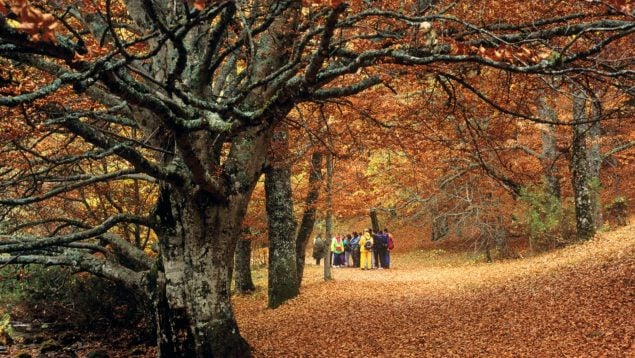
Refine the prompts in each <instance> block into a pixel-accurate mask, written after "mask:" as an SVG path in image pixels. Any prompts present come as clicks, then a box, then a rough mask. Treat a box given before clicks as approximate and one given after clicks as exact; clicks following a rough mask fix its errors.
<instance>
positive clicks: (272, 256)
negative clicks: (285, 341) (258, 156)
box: [265, 130, 300, 308]
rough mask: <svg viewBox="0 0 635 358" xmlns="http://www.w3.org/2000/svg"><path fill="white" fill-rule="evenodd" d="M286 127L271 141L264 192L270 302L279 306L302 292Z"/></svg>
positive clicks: (271, 304) (269, 304)
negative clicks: (267, 231) (296, 248)
mask: <svg viewBox="0 0 635 358" xmlns="http://www.w3.org/2000/svg"><path fill="white" fill-rule="evenodd" d="M288 154H289V143H288V136H287V132H286V131H285V130H279V131H277V132H276V133H275V134H274V136H273V140H272V142H271V148H270V151H269V164H268V166H267V168H266V171H265V196H266V199H265V200H266V207H267V221H268V227H269V280H268V282H269V290H268V297H269V300H268V306H269V308H276V307H278V306H280V305H281V304H282V303H284V302H285V301H286V300H288V299H290V298H293V297H296V296H297V295H298V293H299V291H300V290H299V281H298V277H297V275H298V271H297V267H296V252H295V229H296V221H295V216H294V212H293V196H292V191H291V181H290V177H291V163H290V162H289V158H288Z"/></svg>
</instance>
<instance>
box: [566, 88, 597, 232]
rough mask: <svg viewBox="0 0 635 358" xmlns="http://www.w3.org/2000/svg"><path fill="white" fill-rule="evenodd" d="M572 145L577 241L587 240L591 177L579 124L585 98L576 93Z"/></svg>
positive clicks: (591, 224)
mask: <svg viewBox="0 0 635 358" xmlns="http://www.w3.org/2000/svg"><path fill="white" fill-rule="evenodd" d="M573 118H574V121H575V122H576V123H577V124H574V126H573V143H572V145H571V176H572V180H571V183H572V185H573V194H574V203H575V214H576V228H577V232H578V239H579V240H589V239H591V238H592V237H593V236H594V235H595V223H594V216H593V204H592V198H591V196H592V193H591V180H590V179H591V177H590V175H589V162H588V158H587V145H586V139H587V130H588V128H587V126H586V125H584V124H582V123H580V122H583V121H585V120H586V118H588V117H587V116H586V97H585V94H584V93H583V92H578V93H577V94H576V95H575V97H574V100H573Z"/></svg>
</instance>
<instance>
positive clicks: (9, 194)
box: [0, 0, 635, 357]
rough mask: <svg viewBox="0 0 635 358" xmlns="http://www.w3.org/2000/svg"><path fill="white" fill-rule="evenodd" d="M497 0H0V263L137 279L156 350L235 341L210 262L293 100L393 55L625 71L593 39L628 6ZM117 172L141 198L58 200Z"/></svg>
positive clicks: (620, 34)
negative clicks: (134, 208) (0, 225)
mask: <svg viewBox="0 0 635 358" xmlns="http://www.w3.org/2000/svg"><path fill="white" fill-rule="evenodd" d="M459 3H461V6H457V4H459ZM483 3H484V4H488V6H489V2H483ZM504 5H505V4H501V5H499V6H498V7H497V8H496V10H497V11H498V13H497V14H489V13H488V14H487V16H483V17H481V18H480V19H473V20H470V17H469V16H467V14H470V13H471V11H472V10H473V9H481V8H482V6H483V4H480V1H470V2H467V1H466V2H457V1H434V2H433V1H427V2H426V1H422V2H414V3H413V4H404V3H403V2H394V1H373V2H368V1H352V2H350V3H347V2H342V1H313V2H309V1H284V0H283V1H249V0H246V1H229V0H227V1H205V0H194V1H191V0H189V1H183V0H169V1H157V0H122V1H114V2H113V1H104V2H97V1H96V2H90V3H88V2H83V3H81V4H80V3H77V2H74V1H63V0H62V1H55V2H51V1H45V2H41V1H32V2H29V1H27V0H16V1H6V0H1V1H0V57H1V58H2V66H3V75H2V82H3V83H6V85H5V86H4V88H3V89H2V91H3V92H2V97H1V98H0V106H2V112H3V117H4V118H7V122H9V124H8V125H6V124H4V127H3V128H6V130H5V131H3V138H2V152H1V155H2V166H1V168H0V176H1V177H0V181H1V183H0V185H1V186H2V188H3V192H2V198H1V199H0V205H1V206H2V214H3V221H5V222H6V223H7V224H8V225H10V226H11V229H10V230H7V231H6V233H5V235H2V236H1V237H0V253H2V256H0V264H4V263H17V264H25V263H37V264H45V265H65V266H70V267H73V268H75V269H77V270H82V271H88V272H92V273H94V274H96V275H100V276H103V277H106V278H109V279H112V280H116V281H119V282H121V283H123V284H125V285H126V286H127V287H129V288H131V289H134V290H137V291H139V292H142V293H143V294H145V295H146V297H147V298H148V300H150V301H152V303H153V304H154V307H155V311H156V322H157V325H158V330H159V331H158V334H157V337H158V347H159V349H158V352H159V355H160V356H164V357H167V356H187V357H209V356H243V355H247V354H248V353H249V346H248V344H247V342H245V340H244V339H243V338H242V337H241V335H240V330H239V329H238V326H237V324H236V321H235V319H234V315H233V312H232V307H231V303H230V299H229V298H230V297H229V295H230V292H229V289H228V287H229V285H228V280H229V277H230V275H231V272H232V269H233V257H234V255H233V254H234V249H235V246H236V243H237V240H238V239H239V237H240V235H241V230H242V227H241V225H242V221H243V218H244V216H245V212H246V209H247V205H248V203H249V200H250V195H251V193H252V191H253V189H254V187H255V185H256V183H257V181H258V179H259V178H260V176H261V175H262V173H263V170H264V164H265V160H266V157H267V149H268V147H269V145H270V141H271V138H272V136H273V134H274V128H275V127H276V125H277V124H278V123H280V121H282V120H283V119H284V117H285V116H286V115H287V114H288V113H289V111H290V110H291V109H292V108H293V106H294V105H296V104H298V103H301V102H307V101H311V102H319V101H328V100H333V99H336V98H340V97H346V96H353V95H355V94H357V93H360V92H362V91H365V90H367V89H369V88H371V87H373V86H377V85H380V84H382V83H384V84H387V85H388V83H389V81H390V79H391V78H390V77H391V76H390V75H389V72H386V71H384V70H385V69H386V68H394V66H417V68H418V69H417V71H419V72H422V73H431V74H434V73H435V71H438V69H439V67H444V66H459V65H461V64H465V63H474V64H478V65H482V66H488V67H492V68H498V69H500V70H503V71H508V72H519V73H542V74H545V75H562V74H568V73H576V72H579V73H592V74H594V75H596V76H606V77H607V78H616V77H621V76H632V70H630V69H628V68H626V67H624V66H623V65H622V64H621V63H620V61H614V60H613V59H610V61H604V58H603V50H604V49H605V48H606V47H609V46H613V45H624V43H625V42H626V43H628V41H627V40H628V39H629V36H631V37H630V39H631V40H632V34H633V32H634V31H635V22H633V21H632V16H631V14H630V11H631V10H632V9H630V7H629V6H628V5H620V2H610V1H609V2H607V3H600V2H592V3H588V2H586V1H581V2H579V3H578V2H576V4H575V5H573V6H567V7H563V9H562V11H559V12H556V13H553V14H551V15H549V14H548V13H547V12H546V11H544V12H541V14H542V15H541V16H543V18H540V19H534V20H532V21H527V20H525V19H516V18H513V17H509V18H508V17H507V16H508V13H509V11H508V9H506V7H505V6H504ZM624 48H626V49H628V48H629V47H628V46H626V47H624ZM630 48H632V47H630ZM390 73H392V72H390ZM97 162H99V163H105V165H96V164H95V163H97ZM132 180H136V181H141V182H143V184H142V185H143V186H144V187H146V186H147V187H154V188H155V189H154V191H152V190H150V191H149V192H152V193H154V194H153V195H150V194H149V195H148V197H149V198H152V201H153V202H152V203H151V204H152V205H148V206H147V207H148V209H147V210H146V211H145V212H130V211H127V210H126V207H121V208H120V209H121V211H117V210H107V211H105V212H104V213H103V214H102V215H100V220H88V219H86V218H85V217H84V216H82V215H81V211H79V210H74V209H76V207H77V206H78V205H79V204H78V203H79V201H78V197H79V193H80V192H81V191H82V190H83V191H85V192H93V191H94V192H98V189H99V188H100V186H101V185H103V184H104V183H113V182H114V183H119V184H120V185H119V186H113V188H120V187H122V186H123V187H125V186H127V185H128V184H130V183H131V182H130V181H132ZM89 199H90V198H89ZM85 202H86V203H88V204H91V200H85ZM86 208H87V209H92V206H91V205H88V206H87V207H86ZM134 225H137V226H139V227H142V228H143V230H147V231H149V230H151V231H152V233H153V235H156V241H157V248H156V251H155V252H154V253H153V254H152V253H150V254H148V253H146V250H143V249H142V248H139V247H136V246H135V245H131V244H130V242H128V241H127V240H126V239H125V238H124V237H122V236H121V232H122V231H124V230H123V229H124V228H125V227H131V226H134ZM114 251H116V252H117V255H112V254H111V253H113V252H114ZM117 257H119V258H125V260H119V259H117Z"/></svg>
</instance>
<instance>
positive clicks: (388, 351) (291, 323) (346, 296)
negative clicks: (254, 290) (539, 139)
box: [235, 227, 635, 357]
mask: <svg viewBox="0 0 635 358" xmlns="http://www.w3.org/2000/svg"><path fill="white" fill-rule="evenodd" d="M448 265H449V266H448ZM321 269H322V268H321V267H315V266H309V267H308V268H307V272H306V273H307V278H306V284H305V286H303V289H302V295H301V296H300V297H299V298H297V299H295V300H293V301H292V302H289V303H288V304H285V305H284V306H282V307H280V308H279V309H276V310H267V309H265V308H264V300H263V297H256V298H254V297H241V298H237V299H236V300H235V307H236V314H237V317H238V320H239V324H240V327H241V332H242V334H243V335H244V336H245V337H246V338H247V339H248V340H249V342H250V343H251V344H252V346H253V348H254V354H255V355H256V356H260V357H282V356H284V357H289V356H330V357H333V356H342V357H344V356H355V357H357V356H417V357H422V356H430V357H441V356H443V357H447V356H461V357H466V356H489V357H492V356H496V357H501V356H515V357H518V356H525V357H535V356H540V357H544V356H609V357H622V356H623V357H628V356H631V357H633V356H635V227H628V228H624V229H622V230H619V231H616V232H612V233H608V234H604V235H602V237H600V238H597V239H594V240H592V241H591V242H588V243H585V244H583V245H575V246H572V247H569V248H567V249H564V250H561V251H558V252H554V253H550V254H546V255H542V256H539V257H534V258H530V259H525V260H513V261H507V262H501V263H495V264H457V263H450V264H448V262H447V261H446V260H443V259H441V258H439V259H434V258H430V257H426V256H424V254H423V253H420V254H410V255H402V256H397V257H395V259H394V268H393V269H391V270H374V271H371V272H368V271H361V270H356V269H336V270H334V277H335V281H332V282H328V283H324V282H322V280H321ZM265 292H266V291H265Z"/></svg>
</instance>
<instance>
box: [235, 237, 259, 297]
mask: <svg viewBox="0 0 635 358" xmlns="http://www.w3.org/2000/svg"><path fill="white" fill-rule="evenodd" d="M234 262H235V282H236V291H237V292H238V293H251V292H253V291H254V290H255V289H256V286H254V281H253V280H252V278H251V241H250V240H238V243H237V244H236V252H235V253H234Z"/></svg>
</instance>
